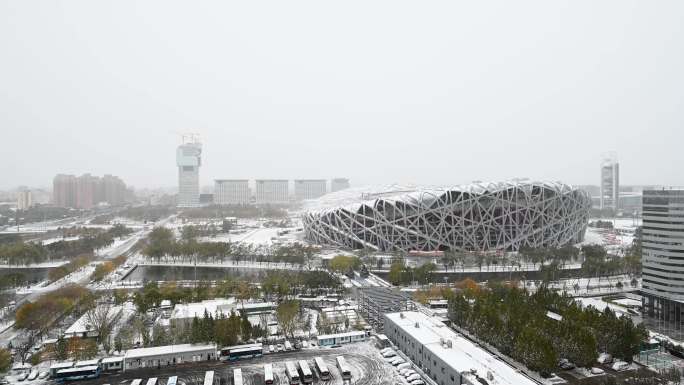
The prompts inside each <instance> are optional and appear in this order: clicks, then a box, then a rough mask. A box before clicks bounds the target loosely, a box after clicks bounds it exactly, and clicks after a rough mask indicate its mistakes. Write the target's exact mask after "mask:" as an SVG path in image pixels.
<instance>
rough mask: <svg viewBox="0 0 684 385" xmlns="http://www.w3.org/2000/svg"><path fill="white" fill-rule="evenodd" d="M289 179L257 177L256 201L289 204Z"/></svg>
mask: <svg viewBox="0 0 684 385" xmlns="http://www.w3.org/2000/svg"><path fill="white" fill-rule="evenodd" d="M289 198H290V193H289V183H288V181H287V179H257V180H256V203H259V204H264V203H268V204H287V203H289V201H290V199H289Z"/></svg>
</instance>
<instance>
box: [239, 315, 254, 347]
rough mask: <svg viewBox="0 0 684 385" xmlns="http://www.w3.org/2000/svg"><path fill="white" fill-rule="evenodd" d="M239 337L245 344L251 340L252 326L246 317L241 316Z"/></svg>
mask: <svg viewBox="0 0 684 385" xmlns="http://www.w3.org/2000/svg"><path fill="white" fill-rule="evenodd" d="M240 337H241V338H242V341H243V342H247V341H248V340H249V339H250V338H252V324H251V323H250V322H249V319H247V315H246V314H243V316H242V320H241V321H240Z"/></svg>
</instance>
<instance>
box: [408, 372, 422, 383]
mask: <svg viewBox="0 0 684 385" xmlns="http://www.w3.org/2000/svg"><path fill="white" fill-rule="evenodd" d="M415 380H420V374H418V373H413V374H412V375H410V376H408V377H406V381H408V382H411V381H415Z"/></svg>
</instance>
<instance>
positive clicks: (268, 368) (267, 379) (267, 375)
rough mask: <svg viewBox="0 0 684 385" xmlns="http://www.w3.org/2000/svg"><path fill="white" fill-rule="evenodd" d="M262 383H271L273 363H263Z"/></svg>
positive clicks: (270, 384) (267, 384)
mask: <svg viewBox="0 0 684 385" xmlns="http://www.w3.org/2000/svg"><path fill="white" fill-rule="evenodd" d="M264 384H266V385H273V364H266V365H264Z"/></svg>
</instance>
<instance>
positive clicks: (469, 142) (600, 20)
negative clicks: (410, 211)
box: [0, 0, 684, 188]
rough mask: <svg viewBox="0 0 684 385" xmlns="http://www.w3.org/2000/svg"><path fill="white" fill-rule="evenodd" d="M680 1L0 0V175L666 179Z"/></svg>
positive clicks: (679, 49) (683, 145)
mask: <svg viewBox="0 0 684 385" xmlns="http://www.w3.org/2000/svg"><path fill="white" fill-rule="evenodd" d="M683 19H684V2H682V1H646V0H642V1H636V2H635V1H625V0H619V1H600V0H599V1H567V2H561V1H548V0H544V1H508V0H507V1H501V2H496V1H486V2H484V1H445V2H438V1H412V2H403V1H397V0H391V1H368V0H364V1H338V2H333V1H320V0H316V1H310V2H304V1H273V2H267V1H239V2H237V1H236V2H226V1H216V2H205V1H184V2H175V1H167V0H165V1H94V0H84V1H15V0H0V90H1V91H0V143H2V145H0V151H2V157H3V161H2V162H0V188H9V187H14V186H17V185H31V186H51V183H52V182H51V181H52V177H53V176H54V174H56V173H59V172H65V173H76V174H80V173H84V172H91V173H94V174H104V173H112V174H116V175H120V176H121V177H123V178H124V180H125V181H126V182H127V183H129V184H132V185H134V186H136V187H151V186H175V185H176V183H177V181H176V178H177V176H176V168H175V147H176V145H177V144H178V143H179V140H180V138H179V136H178V135H177V134H175V132H184V131H196V132H199V133H201V134H202V137H203V142H204V157H203V158H204V167H203V168H202V169H201V178H202V183H203V184H210V183H211V182H212V181H213V179H215V178H250V179H253V178H290V179H293V178H308V177H310V178H330V177H334V176H347V177H349V178H351V180H352V184H354V185H360V184H367V183H375V182H377V183H392V182H411V183H416V184H457V183H465V182H469V181H472V180H476V179H477V180H499V179H509V178H513V177H530V178H535V179H552V180H562V181H566V182H569V183H576V184H589V183H592V184H597V183H598V164H599V161H600V158H601V154H602V153H603V152H605V151H609V150H614V151H617V152H618V156H619V159H620V162H621V169H622V175H621V179H622V182H623V183H625V184H638V183H643V184H648V183H653V184H676V185H684V173H682V165H684V151H683V149H684V124H683V123H684V23H682V20H683Z"/></svg>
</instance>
